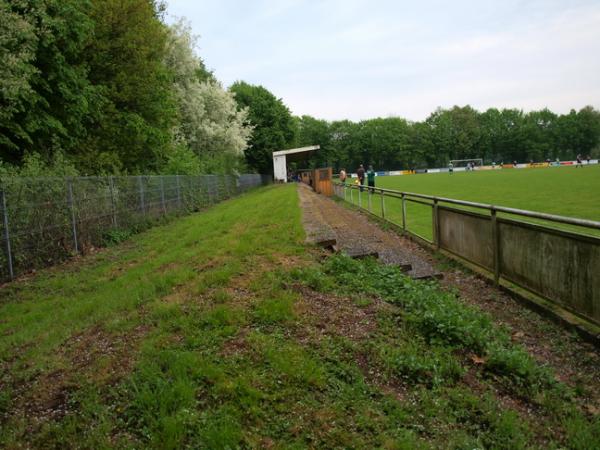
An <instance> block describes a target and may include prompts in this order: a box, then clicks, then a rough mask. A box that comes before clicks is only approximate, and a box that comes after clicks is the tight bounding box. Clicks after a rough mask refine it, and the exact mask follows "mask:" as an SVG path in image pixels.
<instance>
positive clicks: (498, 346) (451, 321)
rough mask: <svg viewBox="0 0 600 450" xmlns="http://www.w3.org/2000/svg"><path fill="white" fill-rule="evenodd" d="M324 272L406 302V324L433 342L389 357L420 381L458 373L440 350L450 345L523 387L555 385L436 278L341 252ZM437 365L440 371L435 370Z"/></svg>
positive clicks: (349, 287)
mask: <svg viewBox="0 0 600 450" xmlns="http://www.w3.org/2000/svg"><path fill="white" fill-rule="evenodd" d="M324 273H325V274H328V275H329V276H332V277H333V278H334V279H335V282H336V283H337V284H338V286H340V288H341V287H343V289H344V290H345V291H348V292H365V293H367V294H371V295H376V296H380V297H382V298H384V299H385V300H387V301H388V302H391V303H394V304H397V305H401V306H402V308H403V310H404V311H405V314H404V315H403V320H404V321H405V323H406V325H407V326H408V327H410V328H411V329H413V330H415V331H416V332H418V333H419V334H420V335H421V336H422V337H423V338H424V339H425V341H426V342H427V343H428V344H430V345H432V346H433V347H432V349H430V350H429V351H430V352H431V353H430V355H428V356H425V357H417V355H418V354H419V353H421V352H420V351H419V350H418V349H414V348H413V349H411V347H410V346H408V347H407V348H406V349H403V350H401V351H399V352H400V353H399V354H398V355H392V356H391V357H388V356H387V355H384V356H385V358H384V359H387V360H392V361H393V360H394V359H396V361H397V363H396V364H397V366H398V367H400V368H401V370H404V371H405V372H406V373H407V374H408V375H409V377H413V378H414V379H416V380H420V381H422V380H424V379H425V378H426V377H429V378H431V379H432V380H435V382H439V381H438V380H442V379H444V378H449V379H453V378H456V377H457V376H459V375H460V368H459V367H456V366H453V365H452V363H449V362H448V363H445V362H444V355H443V353H439V351H437V350H435V349H436V348H450V349H461V350H467V351H470V352H473V353H475V354H477V355H482V356H484V357H486V358H487V361H486V365H485V367H486V370H489V371H490V372H493V373H495V374H498V375H501V376H505V377H506V378H507V379H508V380H509V381H510V382H511V383H513V385H514V386H515V388H517V389H519V390H523V391H526V392H529V393H535V392H538V391H540V390H541V389H545V388H547V387H551V386H553V385H554V384H555V381H554V379H553V377H552V375H551V373H550V372H549V371H547V370H546V369H544V368H542V367H540V366H539V365H538V364H537V363H536V362H535V361H534V360H533V359H532V358H531V356H529V355H528V354H527V353H526V352H525V351H524V350H523V349H522V348H520V347H517V346H514V345H513V344H512V343H511V342H510V339H509V336H508V334H507V333H506V332H505V331H503V330H501V329H498V328H497V327H495V326H494V325H493V323H492V321H491V319H490V317H489V316H487V315H486V314H484V313H482V312H481V311H479V310H478V309H475V308H474V307H471V306H468V305H465V304H464V303H462V302H460V301H459V300H458V299H457V298H456V297H455V296H454V295H453V294H451V293H448V292H444V291H441V290H440V289H439V287H438V286H437V285H436V283H432V282H430V283H422V282H417V281H414V280H412V279H410V278H409V277H407V276H406V275H404V274H403V273H402V272H401V270H400V269H399V268H397V267H394V266H384V265H381V264H379V263H378V262H377V261H375V260H364V261H357V260H354V259H352V258H348V257H346V256H339V255H336V256H333V257H331V258H329V259H328V260H327V261H326V262H325V264H324ZM413 344H414V342H413ZM404 353H405V354H404ZM436 367H437V370H441V372H439V373H436V372H435V370H436V369H435V368H436ZM399 370H400V369H399Z"/></svg>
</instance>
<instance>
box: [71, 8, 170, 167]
mask: <svg viewBox="0 0 600 450" xmlns="http://www.w3.org/2000/svg"><path fill="white" fill-rule="evenodd" d="M157 14H158V11H157V9H156V5H155V4H154V3H152V2H148V1H147V0H128V1H126V2H123V1H120V0H95V1H94V2H93V3H92V6H91V8H90V11H89V16H90V18H91V19H92V20H93V23H94V29H93V39H90V40H89V42H88V43H87V46H86V48H85V52H84V56H85V58H86V63H87V65H88V67H89V79H90V81H91V83H92V84H93V85H94V86H97V87H98V89H99V90H100V91H101V92H102V96H103V102H102V105H101V108H100V110H99V118H98V119H97V121H96V124H95V126H94V127H93V128H91V129H90V132H89V134H88V137H87V139H86V140H85V142H84V143H83V145H82V153H81V154H80V155H78V156H79V157H80V161H81V164H82V165H83V166H84V167H85V164H86V162H88V164H89V162H92V163H93V162H95V161H97V158H100V159H99V160H98V161H116V164H118V165H119V167H117V168H120V169H121V170H125V171H128V172H134V173H140V172H149V171H150V172H151V171H156V170H157V169H158V168H159V167H160V166H161V164H162V163H164V159H165V157H166V155H167V154H168V153H169V152H170V151H171V145H172V137H171V130H172V127H173V126H174V125H175V123H176V122H175V118H176V105H175V98H174V94H173V89H172V81H171V74H170V72H169V70H168V68H167V67H166V65H165V64H164V59H165V55H166V48H167V47H166V44H167V39H168V32H167V29H166V27H165V26H164V24H163V23H162V22H161V21H160V19H159V17H158V15H157ZM94 169H96V170H98V169H99V170H103V169H104V170H108V171H110V170H114V169H115V167H112V166H108V167H89V168H88V170H90V171H91V170H94Z"/></svg>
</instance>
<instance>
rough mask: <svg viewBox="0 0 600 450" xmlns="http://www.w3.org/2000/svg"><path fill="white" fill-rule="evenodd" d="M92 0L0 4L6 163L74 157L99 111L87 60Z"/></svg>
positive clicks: (1, 139) (1, 147) (0, 138)
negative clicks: (29, 157) (60, 154)
mask: <svg viewBox="0 0 600 450" xmlns="http://www.w3.org/2000/svg"><path fill="white" fill-rule="evenodd" d="M88 6H89V3H88V2H87V1H78V0H64V1H63V0H60V1H59V0H48V1H43V2H42V1H34V0H16V1H10V2H7V1H6V0H2V1H0V27H1V28H0V36H2V37H1V38H0V39H1V40H0V56H1V57H2V61H3V64H2V66H3V67H2V69H0V100H1V102H2V112H1V113H0V157H1V158H2V160H3V161H8V162H11V163H19V162H20V161H21V159H22V157H23V155H24V154H26V153H29V152H32V151H36V152H39V153H41V154H43V156H44V157H49V156H50V155H51V154H52V153H53V152H54V151H55V150H58V149H62V150H65V151H75V150H76V149H77V144H79V143H80V142H81V139H82V138H84V137H85V134H86V123H87V121H88V120H90V119H91V120H93V118H94V117H95V110H96V108H97V105H98V104H99V91H98V89H97V88H96V87H94V86H93V84H92V83H91V82H90V80H89V79H88V76H87V75H88V67H87V65H86V64H85V60H84V54H85V47H86V44H87V42H88V41H89V39H90V38H91V36H92V33H93V25H94V24H93V21H92V20H91V19H90V17H89V16H88V15H87V14H86V8H87V7H88Z"/></svg>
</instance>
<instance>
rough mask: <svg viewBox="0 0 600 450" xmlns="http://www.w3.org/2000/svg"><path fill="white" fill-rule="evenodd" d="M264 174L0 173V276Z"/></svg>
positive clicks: (208, 200) (53, 259)
mask: <svg viewBox="0 0 600 450" xmlns="http://www.w3.org/2000/svg"><path fill="white" fill-rule="evenodd" d="M269 181H270V177H268V176H264V175H254V174H250V175H241V176H233V175H201V176H185V175H167V176H130V177H74V178H44V177H39V178H21V177H14V178H13V177H11V178H4V179H2V180H1V183H0V214H1V215H2V220H1V222H0V229H1V241H2V252H1V254H0V279H1V280H2V281H6V280H10V279H12V278H14V277H16V276H18V275H19V274H22V273H25V272H28V271H31V270H33V269H38V268H41V267H45V266H50V265H52V264H55V263H57V262H59V261H62V260H64V259H66V258H67V257H69V256H71V255H74V254H78V253H79V254H85V253H87V252H89V251H90V249H92V248H94V247H99V246H102V245H104V244H105V243H107V242H110V241H111V240H118V238H119V236H126V235H128V234H129V233H132V232H136V231H140V230H142V229H144V228H147V227H148V226H150V224H151V223H152V222H153V221H155V220H156V219H159V218H161V217H164V216H169V215H175V214H185V213H190V212H193V211H198V210H201V209H203V208H206V207H208V206H210V205H213V204H215V203H217V202H220V201H222V200H225V199H227V198H230V197H232V196H234V195H236V194H239V193H241V192H244V191H246V190H248V189H250V188H253V187H256V186H261V185H263V184H267V183H268V182H269Z"/></svg>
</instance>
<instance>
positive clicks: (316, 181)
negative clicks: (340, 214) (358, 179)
mask: <svg viewBox="0 0 600 450" xmlns="http://www.w3.org/2000/svg"><path fill="white" fill-rule="evenodd" d="M332 178H333V169H332V168H331V167H326V168H324V169H315V170H313V173H312V180H313V184H312V188H313V189H314V190H315V192H316V193H317V194H323V195H326V196H328V197H331V196H332V195H333V183H332V181H333V180H332Z"/></svg>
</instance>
